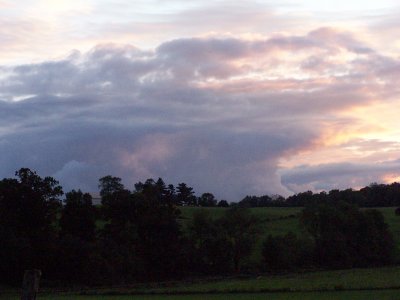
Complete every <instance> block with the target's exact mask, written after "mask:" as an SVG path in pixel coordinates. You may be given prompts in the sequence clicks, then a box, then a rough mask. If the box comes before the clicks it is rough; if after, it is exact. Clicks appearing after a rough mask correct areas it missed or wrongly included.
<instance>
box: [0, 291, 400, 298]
mask: <svg viewBox="0 0 400 300" xmlns="http://www.w3.org/2000/svg"><path fill="white" fill-rule="evenodd" d="M399 296H400V291H399V290H384V291H337V292H299V293H254V294H221V295H215V294H203V295H180V296H177V295H170V296H168V295H152V296H150V295H149V296H146V295H144V296H143V295H140V296H129V295H125V296H77V295H60V296H55V295H43V296H39V297H38V298H37V299H38V300H204V299H207V300H264V299H268V300H377V299H379V300H398V299H399ZM0 299H4V300H17V299H19V298H18V297H17V296H16V297H12V298H2V297H1V296H0Z"/></svg>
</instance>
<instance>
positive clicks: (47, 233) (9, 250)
mask: <svg viewBox="0 0 400 300" xmlns="http://www.w3.org/2000/svg"><path fill="white" fill-rule="evenodd" d="M15 175H16V176H17V179H10V178H7V179H3V180H2V181H0V240H1V241H2V246H1V247H0V276H1V277H2V278H1V279H2V280H4V281H7V282H17V281H18V282H19V280H20V279H21V278H22V274H23V270H24V269H30V268H32V269H33V268H37V269H41V270H42V271H43V272H44V274H45V272H49V271H50V269H51V261H52V259H53V258H54V256H55V251H54V243H55V239H56V236H57V231H56V226H55V225H56V218H57V213H58V211H59V208H60V206H61V205H60V200H59V197H60V196H61V195H62V193H63V192H62V189H61V186H59V185H58V182H57V181H56V180H55V179H53V178H52V177H45V178H41V177H40V176H39V175H37V174H36V172H34V171H31V170H30V169H28V168H22V169H20V170H19V171H17V172H16V173H15Z"/></svg>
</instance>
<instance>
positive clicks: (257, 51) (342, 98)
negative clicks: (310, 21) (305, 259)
mask: <svg viewBox="0 0 400 300" xmlns="http://www.w3.org/2000/svg"><path fill="white" fill-rule="evenodd" d="M343 51H345V52H347V53H350V54H352V55H354V56H357V59H354V60H352V61H351V62H348V64H347V65H346V66H342V67H343V68H342V69H338V68H337V66H334V64H331V63H330V62H329V59H328V58H329V56H335V55H337V54H338V53H341V52H343ZM321 53H324V54H325V55H326V56H325V58H326V60H325V59H316V58H315V57H317V56H318V55H320V54H321ZM294 54H296V55H297V54H298V55H299V57H303V56H304V59H302V62H300V61H297V62H291V64H292V65H291V66H288V63H286V62H285V59H284V57H281V56H282V55H289V56H293V55H294ZM301 55H302V56H301ZM376 56H377V54H376V53H374V51H373V50H371V49H369V48H368V47H367V46H366V45H364V44H363V43H361V42H359V41H357V39H356V38H355V37H353V36H352V35H351V34H350V33H343V32H337V31H335V30H333V29H329V28H322V29H319V30H316V31H313V32H311V33H309V34H306V35H304V36H292V37H291V36H277V37H273V38H271V39H267V40H255V41H253V40H240V39H232V38H228V39H215V38H209V39H179V40H173V41H169V42H166V43H164V44H162V45H160V46H159V47H158V48H156V49H155V50H154V51H141V50H140V49H138V48H135V47H133V46H130V45H112V44H110V45H100V46H97V47H95V48H94V49H92V50H91V51H89V52H88V53H84V54H81V53H79V52H73V53H71V55H69V56H68V57H67V58H65V59H63V60H59V61H49V62H43V63H38V64H30V65H21V66H16V67H7V68H3V74H4V76H3V79H2V80H1V82H0V99H2V101H0V128H1V130H0V152H1V153H2V155H1V157H0V165H1V166H2V168H1V170H0V176H2V177H5V176H10V175H11V174H13V172H14V171H15V170H16V169H18V168H19V167H23V166H24V167H25V166H26V167H30V168H33V169H36V170H37V171H38V172H39V173H40V174H43V175H53V176H55V177H56V178H58V179H59V180H61V182H62V184H63V185H64V186H65V187H66V190H69V189H72V188H82V189H84V190H87V191H95V190H96V189H97V180H98V178H99V177H101V176H104V175H106V174H109V173H110V174H112V175H115V176H120V177H122V178H123V179H124V182H125V183H126V185H127V186H128V187H132V186H133V183H134V182H136V181H138V180H145V179H146V178H148V177H158V176H161V177H163V178H164V179H165V180H166V181H167V182H172V183H175V184H176V183H178V182H182V181H185V182H187V183H188V184H190V185H192V186H194V187H195V190H196V191H198V192H205V191H210V192H213V193H215V194H216V196H217V197H219V198H227V199H228V200H238V199H240V198H241V197H243V196H244V195H246V194H262V193H283V194H287V193H289V190H290V189H292V186H293V185H294V184H299V185H303V184H306V183H309V182H315V181H316V180H315V178H314V177H313V176H317V175H318V176H319V177H321V176H320V175H321V174H320V173H318V172H321V173H323V174H325V175H326V176H325V177H324V176H322V177H321V178H324V180H325V181H329V180H330V179H332V178H336V177H337V176H339V175H337V174H336V173H335V174H333V173H332V170H331V169H329V168H328V169H326V168H323V167H316V168H317V169H318V170H317V171H318V172H317V171H315V170H314V169H312V168H311V169H308V171H304V168H299V169H294V170H293V172H292V173H290V172H287V173H285V175H284V177H283V182H281V178H280V173H279V172H278V169H279V161H280V159H281V158H282V157H285V156H290V155H293V154H295V153H296V152H297V151H300V150H302V149H305V148H310V147H313V145H314V144H315V141H316V140H318V138H320V136H321V134H322V133H323V132H322V130H323V127H324V126H321V124H325V123H326V122H329V120H332V121H334V122H337V121H338V118H340V117H338V116H337V115H336V114H335V113H337V112H339V111H342V110H345V109H346V108H348V107H353V106H357V105H366V104H368V103H369V102H370V101H373V100H375V99H376V96H377V95H381V94H382V93H383V90H384V89H383V88H382V86H381V85H380V83H379V82H378V81H377V78H378V77H379V78H380V77H384V76H386V77H387V76H390V74H393V72H398V69H397V68H394V69H393V67H392V68H382V66H384V65H385V64H384V63H383V64H380V65H379V67H375V66H374V63H373V62H372V61H371V60H370V58H371V57H376ZM381 59H382V60H383V61H388V60H389V59H388V58H385V57H383V56H382V57H381ZM259 61H262V62H263V65H261V66H260V64H259ZM365 63H366V64H368V65H369V66H371V70H369V71H368V73H365V69H363V70H360V68H361V65H363V64H365ZM396 63H397V65H398V64H399V63H398V62H396ZM387 65H389V64H387ZM390 65H391V66H393V64H390ZM299 66H303V68H304V70H307V71H304V72H309V73H307V74H308V75H312V74H314V73H315V72H316V73H318V74H323V75H324V76H325V78H326V77H327V76H328V77H329V78H330V80H329V81H327V80H325V79H324V76H322V79H320V78H318V76H317V77H315V76H314V77H312V76H303V77H304V78H298V77H296V76H294V75H295V74H294V75H293V76H286V77H279V76H276V75H275V76H273V73H274V72H275V71H276V72H277V71H278V70H279V68H280V67H288V68H289V69H290V68H295V69H297V70H298V69H299ZM321 70H322V71H321ZM302 72H303V71H302ZM313 72H314V73H313ZM321 72H322V73H321ZM379 74H381V75H379ZM261 75H263V76H264V77H265V78H263V79H259V77H257V76H261ZM289 75H290V74H289ZM252 76H255V78H252ZM354 78H356V79H354ZM21 99H23V100H21ZM340 166H341V167H342V165H340ZM347 166H348V168H347V171H346V172H348V174H352V173H351V172H350V171H349V170H350V169H357V168H353V167H354V166H353V165H347ZM315 173H318V174H317V175H315ZM313 174H314V175H313ZM324 180H322V179H321V180H320V181H321V182H324ZM317 181H318V182H319V180H317ZM338 182H340V181H338ZM318 185H319V186H321V185H323V184H322V183H318ZM288 188H289V189H288Z"/></svg>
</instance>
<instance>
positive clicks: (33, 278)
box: [21, 269, 42, 300]
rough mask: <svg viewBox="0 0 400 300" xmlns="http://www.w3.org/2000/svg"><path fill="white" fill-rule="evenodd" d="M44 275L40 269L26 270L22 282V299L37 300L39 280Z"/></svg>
mask: <svg viewBox="0 0 400 300" xmlns="http://www.w3.org/2000/svg"><path fill="white" fill-rule="evenodd" d="M40 276H42V272H41V271H40V270H36V269H35V270H26V271H25V274H24V281H23V282H22V296H21V300H36V293H37V292H38V291H39V280H40Z"/></svg>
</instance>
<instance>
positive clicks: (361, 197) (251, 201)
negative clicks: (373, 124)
mask: <svg viewBox="0 0 400 300" xmlns="http://www.w3.org/2000/svg"><path fill="white" fill-rule="evenodd" d="M339 201H346V202H348V203H352V204H354V205H357V206H359V207H393V206H400V183H397V182H394V183H391V184H378V183H371V184H370V185H368V186H366V187H364V188H362V189H360V190H353V189H345V190H338V189H334V190H331V191H329V192H325V191H323V192H319V193H313V192H312V191H307V192H301V193H297V194H295V195H292V196H289V197H287V198H284V197H283V196H280V195H274V196H269V195H264V196H246V197H244V198H243V199H242V200H241V201H239V202H238V204H237V205H239V206H242V207H303V206H306V205H308V204H311V203H321V202H331V203H335V202H339Z"/></svg>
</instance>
